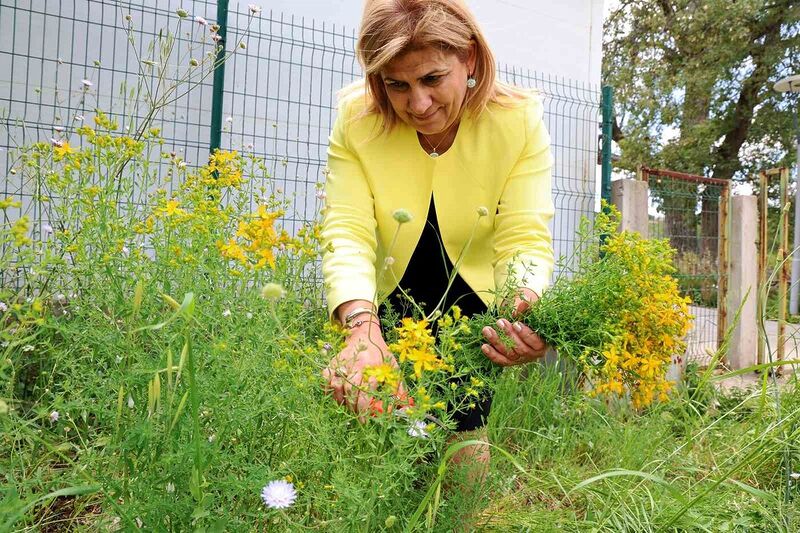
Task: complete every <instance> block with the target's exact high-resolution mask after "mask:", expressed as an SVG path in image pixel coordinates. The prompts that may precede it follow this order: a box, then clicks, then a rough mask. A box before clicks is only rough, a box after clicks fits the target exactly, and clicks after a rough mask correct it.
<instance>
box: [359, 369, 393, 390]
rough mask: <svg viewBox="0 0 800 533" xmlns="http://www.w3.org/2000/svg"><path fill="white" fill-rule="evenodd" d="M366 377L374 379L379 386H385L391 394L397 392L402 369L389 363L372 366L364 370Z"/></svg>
mask: <svg viewBox="0 0 800 533" xmlns="http://www.w3.org/2000/svg"><path fill="white" fill-rule="evenodd" d="M364 377H366V378H367V379H374V380H375V381H376V382H377V383H378V384H379V385H385V386H386V387H387V388H388V389H389V390H390V391H391V392H394V391H395V390H397V386H398V385H399V384H400V378H401V377H402V376H401V374H400V369H398V368H397V367H394V366H392V365H390V364H389V363H381V364H380V365H376V366H371V367H369V368H367V369H366V370H364Z"/></svg>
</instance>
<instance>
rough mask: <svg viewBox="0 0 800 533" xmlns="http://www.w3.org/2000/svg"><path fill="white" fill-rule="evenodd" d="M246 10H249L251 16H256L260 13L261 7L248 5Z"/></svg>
mask: <svg viewBox="0 0 800 533" xmlns="http://www.w3.org/2000/svg"><path fill="white" fill-rule="evenodd" d="M247 9H249V10H250V14H251V15H258V14H259V13H261V6H257V5H255V4H248V5H247Z"/></svg>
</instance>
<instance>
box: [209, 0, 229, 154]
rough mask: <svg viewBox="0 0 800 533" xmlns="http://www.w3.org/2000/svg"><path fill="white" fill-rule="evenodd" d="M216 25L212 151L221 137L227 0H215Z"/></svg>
mask: <svg viewBox="0 0 800 533" xmlns="http://www.w3.org/2000/svg"><path fill="white" fill-rule="evenodd" d="M217 25H218V26H219V30H217V34H218V35H219V36H220V41H219V44H220V48H219V51H218V52H217V58H216V63H217V67H216V68H215V69H214V88H213V97H212V100H211V142H210V144H209V151H210V152H212V153H213V152H214V150H216V149H217V148H219V145H220V140H221V138H222V92H223V90H224V89H225V42H226V39H227V34H228V0H218V2H217Z"/></svg>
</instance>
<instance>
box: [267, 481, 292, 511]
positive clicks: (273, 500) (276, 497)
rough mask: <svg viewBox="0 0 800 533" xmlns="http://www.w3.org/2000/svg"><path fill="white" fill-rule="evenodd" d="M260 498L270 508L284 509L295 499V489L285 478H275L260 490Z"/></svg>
mask: <svg viewBox="0 0 800 533" xmlns="http://www.w3.org/2000/svg"><path fill="white" fill-rule="evenodd" d="M261 499H262V500H264V504H265V505H266V506H267V507H269V508H270V509H286V508H288V507H290V506H291V505H292V504H293V503H294V501H295V499H297V491H296V490H295V488H294V485H293V484H291V483H289V482H288V481H286V480H285V479H276V480H275V481H270V482H269V483H267V485H266V486H265V487H264V488H263V489H262V490H261Z"/></svg>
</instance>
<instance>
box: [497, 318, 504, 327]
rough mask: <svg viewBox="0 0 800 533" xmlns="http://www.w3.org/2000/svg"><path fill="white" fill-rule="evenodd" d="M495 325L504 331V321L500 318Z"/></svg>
mask: <svg viewBox="0 0 800 533" xmlns="http://www.w3.org/2000/svg"><path fill="white" fill-rule="evenodd" d="M497 325H498V327H500V328H501V329H506V321H505V320H503V319H502V318H501V319H500V320H498V321H497Z"/></svg>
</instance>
